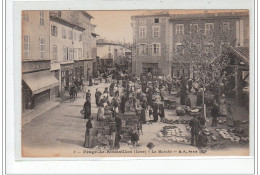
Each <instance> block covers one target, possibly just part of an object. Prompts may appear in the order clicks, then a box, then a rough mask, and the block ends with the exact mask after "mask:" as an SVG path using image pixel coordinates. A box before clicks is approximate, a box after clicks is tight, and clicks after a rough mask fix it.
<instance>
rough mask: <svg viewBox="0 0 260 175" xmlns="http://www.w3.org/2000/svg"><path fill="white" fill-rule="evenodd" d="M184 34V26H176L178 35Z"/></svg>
mask: <svg viewBox="0 0 260 175" xmlns="http://www.w3.org/2000/svg"><path fill="white" fill-rule="evenodd" d="M183 34H184V24H176V35H183Z"/></svg>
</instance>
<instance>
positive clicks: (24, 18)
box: [23, 11, 29, 21]
mask: <svg viewBox="0 0 260 175" xmlns="http://www.w3.org/2000/svg"><path fill="white" fill-rule="evenodd" d="M23 20H24V21H29V13H28V12H26V11H25V12H23Z"/></svg>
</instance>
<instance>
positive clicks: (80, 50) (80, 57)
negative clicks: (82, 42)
mask: <svg viewBox="0 0 260 175" xmlns="http://www.w3.org/2000/svg"><path fill="white" fill-rule="evenodd" d="M78 52H79V59H82V49H80V48H79V51H78Z"/></svg>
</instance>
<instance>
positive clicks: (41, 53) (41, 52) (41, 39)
mask: <svg viewBox="0 0 260 175" xmlns="http://www.w3.org/2000/svg"><path fill="white" fill-rule="evenodd" d="M44 50H45V48H44V38H42V37H41V38H40V58H44Z"/></svg>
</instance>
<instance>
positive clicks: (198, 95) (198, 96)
mask: <svg viewBox="0 0 260 175" xmlns="http://www.w3.org/2000/svg"><path fill="white" fill-rule="evenodd" d="M201 105H202V90H201V89H199V90H198V92H197V101H196V106H201Z"/></svg>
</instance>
